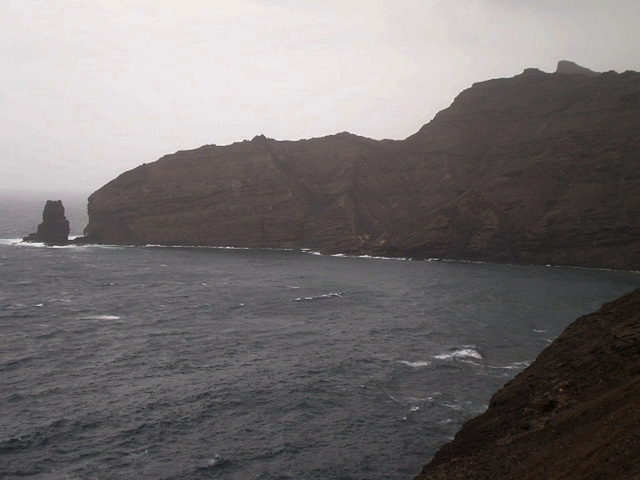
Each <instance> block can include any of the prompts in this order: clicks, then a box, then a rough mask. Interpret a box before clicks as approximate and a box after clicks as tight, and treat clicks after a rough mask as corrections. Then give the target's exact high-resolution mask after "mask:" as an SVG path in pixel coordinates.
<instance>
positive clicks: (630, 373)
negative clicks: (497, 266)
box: [416, 289, 640, 480]
mask: <svg viewBox="0 0 640 480" xmlns="http://www.w3.org/2000/svg"><path fill="white" fill-rule="evenodd" d="M638 478H640V289H638V290H635V291H634V292H632V293H630V294H628V295H625V296H623V297H622V298H620V299H618V300H616V301H614V302H611V303H607V304H605V305H604V306H603V307H602V308H601V309H600V310H599V311H597V312H595V313H592V314H590V315H586V316H584V317H581V318H579V319H578V320H576V321H575V322H574V323H573V324H571V325H570V326H569V327H568V328H567V329H566V330H565V332H564V333H563V334H562V335H561V336H560V337H558V338H557V339H556V340H555V341H554V342H553V343H552V344H551V345H550V346H549V347H547V349H545V350H544V351H543V352H542V353H541V354H540V355H539V356H538V358H537V359H536V360H535V362H534V363H533V364H531V365H530V366H529V368H527V369H526V370H525V371H523V372H522V373H520V374H519V375H518V376H517V377H516V378H515V379H514V380H512V381H511V382H509V383H508V384H507V385H506V386H505V387H504V388H502V390H500V391H499V392H498V393H496V394H495V395H494V396H493V398H492V399H491V402H490V405H489V408H488V409H487V411H486V412H485V413H484V414H482V415H480V416H479V417H476V418H474V419H473V420H470V421H469V422H467V423H466V424H465V425H464V426H463V427H462V429H461V431H460V432H459V433H458V434H457V435H456V437H455V439H454V440H453V441H452V442H451V443H449V444H447V445H445V446H444V447H442V449H441V450H440V451H439V452H438V453H437V454H436V455H435V457H434V458H433V460H432V461H431V463H429V464H428V465H426V466H425V467H424V469H423V471H422V474H421V475H419V476H418V477H416V480H493V479H495V480H498V479H500V480H507V479H517V480H540V479H545V480H600V479H617V480H632V479H633V480H637V479H638Z"/></svg>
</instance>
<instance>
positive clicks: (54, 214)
mask: <svg viewBox="0 0 640 480" xmlns="http://www.w3.org/2000/svg"><path fill="white" fill-rule="evenodd" d="M69 232H70V228H69V220H67V217H65V214H64V205H62V201H61V200H47V203H46V204H45V206H44V210H43V212H42V223H40V224H39V225H38V229H37V231H36V232H35V233H31V234H29V235H28V236H26V237H24V238H23V241H25V242H43V243H45V244H47V245H67V244H68V243H69Z"/></svg>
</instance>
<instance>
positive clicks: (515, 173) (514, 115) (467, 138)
mask: <svg viewBox="0 0 640 480" xmlns="http://www.w3.org/2000/svg"><path fill="white" fill-rule="evenodd" d="M638 98H640V74H637V73H634V72H626V73H624V74H616V73H615V72H610V73H605V74H599V75H598V76H595V77H592V76H588V75H567V74H564V73H553V74H548V73H544V72H540V71H534V70H531V69H528V70H527V71H525V73H523V74H521V75H518V76H516V77H513V78H509V79H496V80H490V81H486V82H481V83H477V84H475V85H473V86H472V87H471V88H469V89H468V90H465V91H464V92H462V93H461V94H460V95H459V96H458V97H457V98H456V99H455V101H454V102H453V104H452V105H451V106H450V107H449V108H448V109H446V110H443V111H442V112H440V113H439V114H438V115H436V117H435V118H434V119H433V120H432V121H431V122H430V123H429V124H427V125H425V126H424V127H422V128H421V129H420V131H419V132H417V133H416V134H415V135H412V136H411V137H409V138H407V139H406V140H403V141H389V140H385V141H375V140H370V139H367V138H363V137H358V136H356V135H351V134H348V133H341V134H338V135H333V136H329V137H324V138H316V139H309V140H300V141H297V142H290V141H275V140H272V139H267V138H265V137H263V136H260V137H256V138H254V139H253V140H252V141H245V142H240V143H235V144H232V145H229V146H224V147H220V146H215V145H209V146H204V147H201V148H198V149H196V150H191V151H182V152H177V153H175V154H172V155H167V156H165V157H163V158H161V159H160V160H158V161H157V162H154V163H152V164H148V165H142V166H140V167H138V168H136V169H133V170H131V171H129V172H126V173H124V174H122V175H121V176H119V177H118V178H117V179H115V180H113V181H111V182H110V183H108V184H107V185H105V186H104V187H102V188H101V189H100V190H98V191H96V192H95V193H94V194H93V195H92V196H91V197H90V199H89V224H88V226H87V228H86V230H85V232H86V234H87V235H88V239H89V241H95V242H99V243H132V244H146V243H160V244H182V245H234V246H249V247H285V248H312V249H318V250H322V251H325V252H345V253H368V254H380V255H397V256H408V257H418V258H421V257H441V258H454V259H466V260H486V261H496V262H517V263H536V264H547V263H551V264H558V265H580V266H595V267H612V268H621V269H637V268H640V217H639V216H638V214H637V212H638V211H640V196H639V195H638V194H637V192H638V189H639V181H640V161H639V158H640V101H635V100H634V99H636V100H637V99H638Z"/></svg>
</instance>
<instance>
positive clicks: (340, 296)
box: [293, 292, 342, 302]
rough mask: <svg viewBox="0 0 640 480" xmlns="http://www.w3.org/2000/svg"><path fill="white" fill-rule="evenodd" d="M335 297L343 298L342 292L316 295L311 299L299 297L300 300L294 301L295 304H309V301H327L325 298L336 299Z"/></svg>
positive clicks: (295, 299)
mask: <svg viewBox="0 0 640 480" xmlns="http://www.w3.org/2000/svg"><path fill="white" fill-rule="evenodd" d="M334 297H338V298H342V292H334V293H324V294H322V295H314V296H311V297H298V298H294V299H293V301H294V302H308V301H312V300H322V299H325V298H334Z"/></svg>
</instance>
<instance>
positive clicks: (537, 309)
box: [0, 202, 640, 480]
mask: <svg viewBox="0 0 640 480" xmlns="http://www.w3.org/2000/svg"><path fill="white" fill-rule="evenodd" d="M43 204H44V202H40V205H38V207H37V209H38V215H39V210H40V209H41V206H42V205H43ZM15 208H17V207H12V208H11V209H7V208H6V205H5V212H4V213H5V214H6V212H7V210H10V211H14V209H15ZM36 217H37V215H36ZM19 218H20V219H23V218H24V217H23V216H20V217H19ZM37 220H38V218H36V223H37ZM3 221H4V224H2V226H1V230H0V234H3V235H4V236H5V237H11V238H13V237H15V236H16V235H15V234H12V232H14V231H15V229H16V227H15V224H13V226H12V225H11V222H10V221H9V220H8V216H7V215H5V216H4V220H3ZM18 228H23V227H22V226H20V227H18ZM34 228H35V224H33V225H29V228H26V230H27V231H23V232H21V233H20V235H22V234H26V233H28V232H30V231H33V230H34ZM639 283H640V275H638V274H633V273H620V272H604V271H588V270H571V269H557V268H541V267H514V266H496V265H488V264H464V263H448V262H446V263H445V262H414V261H398V260H381V259H359V258H340V257H321V256H316V255H311V254H309V253H297V252H282V251H257V250H217V249H198V248H154V247H147V248H126V247H123V248H121V247H91V246H88V247H69V248H44V247H38V246H25V245H15V244H13V242H12V241H9V240H4V241H0V285H1V288H0V425H1V427H2V428H0V478H3V479H17V478H25V477H26V478H35V479H125V478H131V479H138V478H150V479H207V478H219V479H242V480H246V479H265V480H267V479H304V480H313V479H325V480H326V479H336V480H337V479H409V478H411V477H412V476H413V475H415V474H417V473H418V472H419V470H420V468H421V466H422V465H423V464H424V463H425V462H426V461H427V460H428V459H429V457H430V456H431V455H433V453H435V451H436V450H437V448H438V447H439V446H440V445H441V444H442V443H444V442H446V441H447V440H449V439H450V438H451V437H452V436H453V435H454V433H455V432H456V431H457V430H458V428H459V427H460V425H461V424H462V422H464V421H465V420H466V419H468V418H470V417H472V416H475V415H477V414H478V413H480V412H482V411H483V410H484V408H485V407H486V404H487V402H488V399H489V397H490V396H491V394H492V393H493V392H494V391H495V390H497V389H498V388H499V387H500V386H501V385H503V384H504V383H505V381H506V380H508V379H509V378H510V377H512V376H513V375H515V374H516V373H517V372H518V371H519V370H520V369H522V368H524V366H525V365H526V364H527V362H529V361H531V360H533V359H534V358H535V356H536V355H537V354H538V353H539V352H540V350H542V349H543V348H544V347H545V346H546V345H547V344H548V342H549V341H550V339H552V338H554V337H555V336H557V335H558V334H559V333H560V332H561V331H562V329H563V328H564V327H565V326H566V325H567V324H568V323H569V322H570V321H572V320H573V319H574V318H576V317H577V316H579V315H580V314H583V313H588V312H590V311H592V310H594V309H595V308H597V307H598V306H599V305H600V304H601V303H602V302H604V301H609V300H612V299H613V298H615V297H617V296H618V295H620V294H622V293H623V292H626V291H629V290H631V289H632V288H634V287H636V286H637V285H638V284H639Z"/></svg>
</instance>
